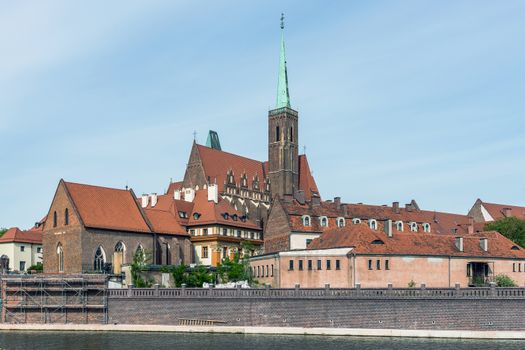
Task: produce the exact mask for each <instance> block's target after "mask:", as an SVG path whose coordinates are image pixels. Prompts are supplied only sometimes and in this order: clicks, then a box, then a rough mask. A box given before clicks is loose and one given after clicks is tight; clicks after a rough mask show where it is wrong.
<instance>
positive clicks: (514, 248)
mask: <svg viewBox="0 0 525 350" xmlns="http://www.w3.org/2000/svg"><path fill="white" fill-rule="evenodd" d="M510 250H520V248H519V247H518V246H517V245H513V246H512V248H510Z"/></svg>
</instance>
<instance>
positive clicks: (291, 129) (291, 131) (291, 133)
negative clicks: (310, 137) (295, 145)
mask: <svg viewBox="0 0 525 350" xmlns="http://www.w3.org/2000/svg"><path fill="white" fill-rule="evenodd" d="M290 142H293V126H292V127H290Z"/></svg>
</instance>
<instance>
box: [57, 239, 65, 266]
mask: <svg viewBox="0 0 525 350" xmlns="http://www.w3.org/2000/svg"><path fill="white" fill-rule="evenodd" d="M57 255H58V272H64V249H63V248H62V244H61V243H58V245H57Z"/></svg>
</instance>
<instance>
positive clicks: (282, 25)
mask: <svg viewBox="0 0 525 350" xmlns="http://www.w3.org/2000/svg"><path fill="white" fill-rule="evenodd" d="M281 29H284V13H281Z"/></svg>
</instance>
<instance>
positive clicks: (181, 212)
mask: <svg viewBox="0 0 525 350" xmlns="http://www.w3.org/2000/svg"><path fill="white" fill-rule="evenodd" d="M179 218H181V219H187V218H188V213H186V212H185V211H179Z"/></svg>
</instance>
